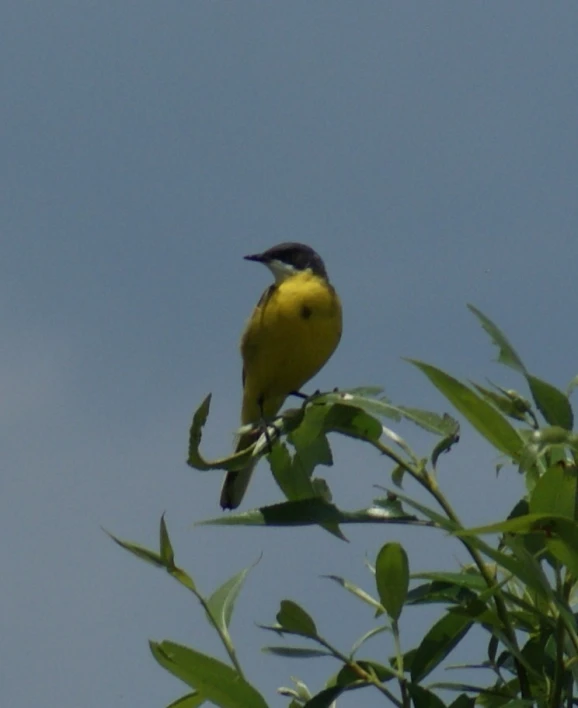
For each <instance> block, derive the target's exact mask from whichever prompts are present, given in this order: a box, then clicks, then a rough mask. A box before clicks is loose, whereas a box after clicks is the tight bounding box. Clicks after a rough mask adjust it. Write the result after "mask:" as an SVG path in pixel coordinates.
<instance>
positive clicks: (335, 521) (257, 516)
mask: <svg viewBox="0 0 578 708" xmlns="http://www.w3.org/2000/svg"><path fill="white" fill-rule="evenodd" d="M197 523H198V525H201V526H202V525H211V526H311V525H314V524H318V525H320V526H322V527H323V528H326V529H327V530H330V531H332V532H333V533H334V535H336V536H337V537H338V538H341V539H343V540H345V537H344V536H343V534H341V533H340V532H339V526H338V525H339V524H376V523H415V524H418V525H422V524H423V522H420V521H419V519H416V518H415V517H414V516H410V515H407V514H399V513H397V512H396V511H395V509H388V508H382V507H381V506H380V505H379V504H377V503H376V504H375V505H374V506H372V507H369V508H367V509H359V510H356V511H342V510H341V509H338V508H337V507H336V506H335V505H334V504H331V503H330V502H327V501H325V500H324V499H321V498H319V497H316V498H314V499H301V500H298V501H291V502H283V503H281V504H273V505H271V506H264V507H261V508H260V509H252V510H250V511H245V512H240V513H238V514H228V515H227V516H218V517H216V518H214V519H207V520H206V521H200V522H197ZM332 527H333V528H332Z"/></svg>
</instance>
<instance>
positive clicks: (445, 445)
mask: <svg viewBox="0 0 578 708" xmlns="http://www.w3.org/2000/svg"><path fill="white" fill-rule="evenodd" d="M451 420H452V423H453V425H452V427H451V429H450V430H449V432H448V434H447V435H446V436H445V437H444V438H442V439H441V440H440V441H439V443H438V444H437V445H436V446H435V447H434V449H433V452H432V454H431V464H432V467H433V468H434V470H435V468H436V465H437V461H438V459H439V456H440V455H441V454H443V453H444V452H449V451H450V450H451V449H452V447H453V446H454V445H455V444H456V443H458V442H459V440H460V424H459V423H458V421H457V420H454V419H453V418H452V419H451Z"/></svg>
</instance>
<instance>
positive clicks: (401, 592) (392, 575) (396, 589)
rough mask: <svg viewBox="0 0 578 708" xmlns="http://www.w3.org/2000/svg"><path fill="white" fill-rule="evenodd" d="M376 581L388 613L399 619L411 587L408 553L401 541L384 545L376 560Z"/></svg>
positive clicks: (394, 618) (382, 602)
mask: <svg viewBox="0 0 578 708" xmlns="http://www.w3.org/2000/svg"><path fill="white" fill-rule="evenodd" d="M375 582H376V585H377V592H378V593H379V598H380V600H381V604H382V605H383V606H384V607H385V610H386V612H387V614H388V615H389V616H390V617H391V618H392V619H393V620H396V621H397V620H398V619H399V617H400V615H401V611H402V609H403V605H404V602H405V600H406V598H407V591H408V589H409V564H408V560H407V553H406V552H405V551H404V549H403V546H402V545H401V544H399V543H395V542H391V543H386V544H385V545H383V546H382V547H381V549H380V551H379V553H378V554H377V559H376V562H375Z"/></svg>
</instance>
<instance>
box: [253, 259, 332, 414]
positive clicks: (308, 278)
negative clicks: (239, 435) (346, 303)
mask: <svg viewBox="0 0 578 708" xmlns="http://www.w3.org/2000/svg"><path fill="white" fill-rule="evenodd" d="M340 337H341V306H340V304H339V300H338V298H337V296H336V295H335V291H334V290H333V288H332V287H331V286H330V285H329V284H327V283H326V282H325V281H322V280H320V279H319V278H317V277H315V276H312V275H311V274H310V273H302V274H299V275H296V276H294V277H292V278H289V279H288V280H286V281H284V282H283V283H281V284H279V285H278V286H277V287H276V288H275V289H274V290H273V292H272V294H271V295H270V297H269V298H266V299H265V301H264V302H263V303H262V304H260V305H259V306H257V308H256V309H255V311H254V313H253V315H252V317H251V319H250V321H249V324H248V326H247V329H246V331H245V334H244V335H243V340H242V344H241V353H242V355H243V365H244V374H245V384H244V395H243V413H242V419H243V422H244V423H250V422H256V421H257V420H259V419H260V418H261V415H262V414H263V415H264V416H265V417H266V418H269V417H272V416H274V415H275V413H277V411H278V410H279V408H280V407H281V405H282V404H283V401H284V400H285V398H286V397H287V396H288V395H289V394H290V393H291V392H293V391H298V390H299V389H300V388H301V387H302V386H303V385H304V384H305V383H306V382H307V381H309V379H310V378H312V377H313V376H315V374H316V373H317V372H318V371H319V369H321V368H322V367H323V365H324V364H325V362H326V361H327V360H328V359H329V357H330V356H331V355H332V354H333V352H334V351H335V348H336V347H337V344H338V343H339V339H340ZM261 408H262V410H261Z"/></svg>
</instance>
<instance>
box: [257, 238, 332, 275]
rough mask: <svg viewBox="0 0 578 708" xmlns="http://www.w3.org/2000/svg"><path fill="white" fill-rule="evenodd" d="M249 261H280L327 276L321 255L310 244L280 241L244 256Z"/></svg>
mask: <svg viewBox="0 0 578 708" xmlns="http://www.w3.org/2000/svg"><path fill="white" fill-rule="evenodd" d="M245 258H246V259H247V260H249V261H258V262H259V263H270V262H271V261H281V262H282V263H287V264H288V265H291V266H293V267H294V268H295V269H296V270H306V269H307V268H309V269H310V270H311V271H312V272H313V273H315V275H320V276H322V277H323V278H327V271H326V270H325V263H323V260H322V258H321V256H320V255H319V254H318V253H317V251H314V250H313V249H312V248H311V246H307V245H306V244H304V243H297V242H294V241H289V242H287V243H280V244H279V245H277V246H273V247H272V248H268V249H267V250H266V251H263V253H257V254H256V255H254V256H245Z"/></svg>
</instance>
